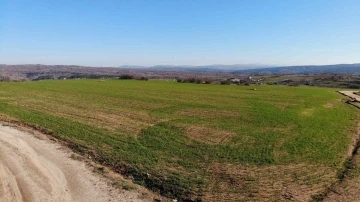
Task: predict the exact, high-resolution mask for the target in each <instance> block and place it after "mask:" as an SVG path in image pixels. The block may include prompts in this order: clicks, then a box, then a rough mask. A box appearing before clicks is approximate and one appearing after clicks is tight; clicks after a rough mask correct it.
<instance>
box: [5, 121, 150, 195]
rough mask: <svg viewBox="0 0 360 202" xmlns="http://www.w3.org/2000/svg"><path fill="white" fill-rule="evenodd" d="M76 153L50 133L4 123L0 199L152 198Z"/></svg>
mask: <svg viewBox="0 0 360 202" xmlns="http://www.w3.org/2000/svg"><path fill="white" fill-rule="evenodd" d="M74 156H76V155H75V154H74V153H72V152H70V151H69V149H66V148H65V147H63V146H61V145H59V144H57V143H55V142H52V141H50V140H49V139H47V138H46V136H36V137H35V136H34V135H33V134H29V133H28V132H23V131H20V130H17V129H14V128H12V127H9V126H4V125H0V201H2V202H7V201H19V202H21V201H44V202H45V201H59V202H60V201H152V198H151V197H150V196H147V195H146V194H144V193H142V192H140V191H139V190H137V189H134V190H131V191H130V190H120V189H117V188H114V186H112V181H110V180H109V179H107V178H104V177H103V176H102V174H99V173H96V172H93V170H92V168H91V167H90V166H89V165H88V164H86V163H85V162H84V161H79V160H76V158H74ZM100 170H101V171H103V169H100Z"/></svg>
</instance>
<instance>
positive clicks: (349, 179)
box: [323, 124, 360, 202]
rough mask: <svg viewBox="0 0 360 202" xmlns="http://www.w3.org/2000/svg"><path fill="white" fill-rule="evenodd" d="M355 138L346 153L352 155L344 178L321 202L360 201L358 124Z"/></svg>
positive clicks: (359, 127)
mask: <svg viewBox="0 0 360 202" xmlns="http://www.w3.org/2000/svg"><path fill="white" fill-rule="evenodd" d="M355 137H356V138H353V140H352V147H351V148H352V150H349V152H348V153H350V154H352V158H351V159H350V160H351V162H350V165H349V167H348V168H347V170H345V175H344V178H343V179H342V180H341V181H340V183H338V184H336V185H335V186H333V187H332V188H331V189H330V190H329V193H328V194H327V196H326V197H325V199H324V200H323V201H326V202H333V201H360V199H359V196H360V153H359V152H360V151H359V137H360V124H359V125H358V127H357V136H355Z"/></svg>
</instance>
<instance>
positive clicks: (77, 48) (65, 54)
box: [0, 0, 360, 66]
mask: <svg viewBox="0 0 360 202" xmlns="http://www.w3.org/2000/svg"><path fill="white" fill-rule="evenodd" d="M359 62H360V0H261V1H260V0H102V1H100V0H76V1H74V0H36V1H34V0H0V64H64V65H65V64H75V65H89V66H120V65H146V66H150V65H159V64H162V65H165V64H167V65H206V64H269V65H307V64H316V65H321V64H338V63H359Z"/></svg>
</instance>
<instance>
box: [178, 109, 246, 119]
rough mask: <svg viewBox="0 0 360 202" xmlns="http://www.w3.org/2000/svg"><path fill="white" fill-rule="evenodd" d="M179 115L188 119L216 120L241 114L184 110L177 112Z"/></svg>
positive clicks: (209, 110) (222, 111)
mask: <svg viewBox="0 0 360 202" xmlns="http://www.w3.org/2000/svg"><path fill="white" fill-rule="evenodd" d="M175 114H177V115H181V116H187V117H200V118H214V117H234V116H238V115H239V113H237V112H233V111H224V110H221V111H219V110H216V109H184V110H179V111H177V112H175Z"/></svg>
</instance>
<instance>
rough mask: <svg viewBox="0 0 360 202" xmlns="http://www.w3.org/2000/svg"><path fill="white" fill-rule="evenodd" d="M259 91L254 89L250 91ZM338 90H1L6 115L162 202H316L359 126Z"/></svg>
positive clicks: (33, 85)
mask: <svg viewBox="0 0 360 202" xmlns="http://www.w3.org/2000/svg"><path fill="white" fill-rule="evenodd" d="M253 88H256V90H253ZM341 98H342V97H341V95H338V94H337V93H336V92H335V89H327V88H311V87H286V86H235V85H231V86H226V85H224V86H223V85H202V84H180V83H176V82H173V81H125V80H107V81H100V80H64V81H39V82H17V83H16V82H12V83H0V113H1V114H3V119H16V120H18V121H21V122H23V123H26V124H29V125H32V126H36V127H38V128H41V129H44V130H46V131H49V132H51V133H52V135H54V136H55V137H57V138H59V139H62V140H65V141H67V142H69V143H71V146H72V147H73V148H74V149H75V150H77V151H78V152H83V153H87V154H90V155H92V156H93V157H94V158H95V160H96V161H98V162H101V163H102V164H104V165H108V166H111V167H112V168H114V169H115V170H116V171H118V172H121V173H123V174H125V175H131V176H133V177H134V179H135V181H136V182H137V183H139V184H143V185H145V186H147V187H149V188H151V189H153V190H156V191H159V192H161V193H163V194H165V195H171V196H174V197H177V198H181V199H188V200H198V199H199V200H200V199H201V200H204V201H231V200H274V201H275V200H280V199H310V197H311V196H312V195H316V194H319V193H321V192H323V191H324V190H325V188H326V187H327V186H329V185H330V184H331V183H333V182H335V181H336V179H337V176H336V175H337V173H338V172H339V171H341V169H342V164H343V163H344V162H345V159H346V155H347V153H348V149H349V145H350V143H351V140H352V137H353V136H354V135H355V132H354V130H355V128H356V124H357V122H358V120H359V119H358V117H357V113H358V112H357V109H355V108H354V107H352V106H349V105H346V104H344V103H343V102H341Z"/></svg>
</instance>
